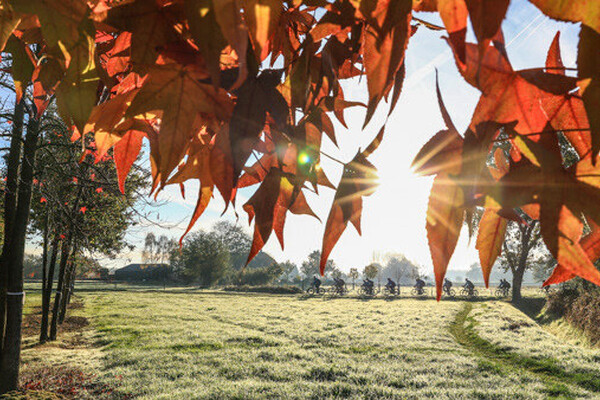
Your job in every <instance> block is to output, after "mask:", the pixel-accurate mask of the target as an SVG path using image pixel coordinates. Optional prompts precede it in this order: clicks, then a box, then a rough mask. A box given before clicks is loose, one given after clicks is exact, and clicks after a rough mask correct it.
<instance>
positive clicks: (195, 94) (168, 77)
mask: <svg viewBox="0 0 600 400" xmlns="http://www.w3.org/2000/svg"><path fill="white" fill-rule="evenodd" d="M204 77H206V76H205V75H203V74H202V73H199V72H198V71H197V70H196V69H195V68H194V67H193V66H190V67H181V66H175V65H170V64H169V65H156V66H153V67H152V68H151V69H150V70H149V73H148V80H147V81H146V82H145V83H144V85H143V86H142V88H141V89H140V91H139V92H138V93H137V95H136V96H135V98H134V99H133V101H132V102H131V105H130V106H129V108H128V109H127V112H126V114H125V116H126V117H135V116H137V115H143V114H144V113H147V112H153V111H156V110H163V113H162V118H161V123H160V130H159V134H158V138H157V140H156V142H152V141H151V143H150V145H151V147H154V149H153V150H154V151H155V152H156V153H157V154H159V155H160V161H159V163H158V165H157V168H158V171H159V172H160V176H161V183H164V182H166V180H167V178H168V177H169V175H170V173H171V172H172V171H173V169H174V168H175V167H177V164H179V162H180V161H181V159H182V158H183V156H184V154H185V152H186V150H187V146H188V145H189V142H190V140H191V138H192V136H193V135H194V134H196V133H197V132H198V131H199V128H200V126H201V125H202V123H204V122H205V121H206V120H207V118H206V115H204V114H207V115H208V116H210V117H212V118H217V119H219V120H227V119H229V117H230V116H231V112H232V102H231V99H230V98H229V96H228V95H227V94H226V92H225V91H224V90H222V89H215V88H214V86H212V85H209V84H205V83H200V82H199V81H198V79H201V78H204Z"/></svg>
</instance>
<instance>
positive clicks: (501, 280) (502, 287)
mask: <svg viewBox="0 0 600 400" xmlns="http://www.w3.org/2000/svg"><path fill="white" fill-rule="evenodd" d="M506 283H507V282H506V280H504V278H502V279H500V284H499V285H498V288H499V289H504V288H505V287H506Z"/></svg>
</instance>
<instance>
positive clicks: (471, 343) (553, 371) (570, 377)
mask: <svg viewBox="0 0 600 400" xmlns="http://www.w3.org/2000/svg"><path fill="white" fill-rule="evenodd" d="M472 309H473V305H472V304H470V303H467V304H465V305H464V307H463V308H462V309H461V310H460V311H459V312H458V313H457V314H456V316H455V318H454V321H453V322H452V323H451V324H450V326H449V328H448V329H449V331H450V333H451V334H452V336H454V339H455V340H456V341H457V343H459V344H460V345H462V346H463V347H465V348H467V349H469V350H471V351H472V352H473V353H475V354H477V355H479V356H480V357H482V358H484V359H486V360H487V361H489V362H492V363H493V364H494V365H496V366H498V367H500V368H503V369H505V370H525V371H527V372H528V373H531V374H533V375H535V376H537V377H538V378H539V379H541V380H542V381H543V382H544V384H545V385H546V388H547V390H548V394H550V395H553V396H558V395H562V396H565V397H567V398H568V397H570V396H571V393H570V391H569V390H568V387H567V386H565V384H571V385H576V386H579V387H581V388H583V389H586V390H589V391H591V392H594V393H600V377H599V376H597V375H595V374H592V373H583V372H568V371H565V370H564V369H563V368H561V367H560V364H559V362H558V361H557V360H556V359H553V358H531V357H525V356H522V355H519V354H516V353H511V352H508V351H506V350H504V349H502V348H501V347H499V346H496V345H494V344H492V343H490V342H488V341H487V340H485V339H483V338H482V337H481V336H479V335H478V334H477V332H475V329H474V328H475V324H476V321H475V320H474V319H473V318H472V317H469V314H470V312H471V310H472Z"/></svg>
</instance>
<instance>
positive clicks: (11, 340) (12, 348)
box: [0, 118, 39, 394]
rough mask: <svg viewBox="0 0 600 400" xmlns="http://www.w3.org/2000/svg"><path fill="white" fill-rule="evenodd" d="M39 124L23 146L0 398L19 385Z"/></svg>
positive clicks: (30, 125)
mask: <svg viewBox="0 0 600 400" xmlns="http://www.w3.org/2000/svg"><path fill="white" fill-rule="evenodd" d="M38 135H39V122H38V120H36V119H34V118H30V119H29V121H28V124H27V133H26V135H25V143H24V146H23V159H22V162H21V174H20V180H19V189H18V194H17V199H18V203H17V210H16V214H15V219H14V224H13V227H12V233H11V234H12V238H11V243H10V251H9V252H8V254H6V256H5V258H4V260H3V261H4V262H5V263H6V267H7V269H8V271H7V272H8V276H7V277H8V283H7V293H6V331H5V334H4V347H3V349H2V353H3V354H2V362H1V364H0V394H2V393H6V392H9V391H11V390H15V389H16V388H17V386H18V383H19V367H20V363H21V323H22V320H23V300H24V293H23V254H24V252H25V236H26V234H27V223H28V221H29V214H30V211H31V184H32V182H33V174H34V168H35V153H36V150H37V141H38Z"/></svg>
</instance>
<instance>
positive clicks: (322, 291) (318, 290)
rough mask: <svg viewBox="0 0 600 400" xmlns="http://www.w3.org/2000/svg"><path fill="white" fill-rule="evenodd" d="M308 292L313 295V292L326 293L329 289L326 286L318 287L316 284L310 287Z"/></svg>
mask: <svg viewBox="0 0 600 400" xmlns="http://www.w3.org/2000/svg"><path fill="white" fill-rule="evenodd" d="M306 293H307V294H310V295H313V294H325V293H327V289H325V288H324V287H318V288H317V287H316V286H314V285H313V286H311V287H309V288H308V289H306Z"/></svg>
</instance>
